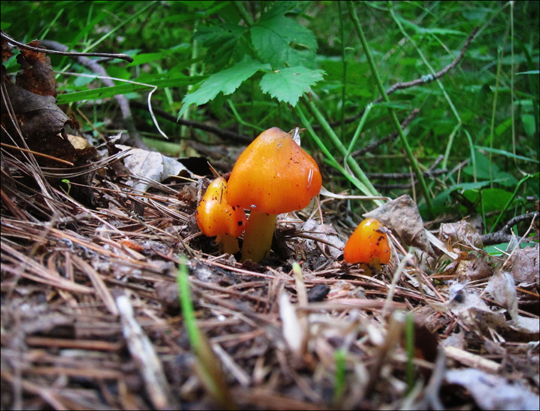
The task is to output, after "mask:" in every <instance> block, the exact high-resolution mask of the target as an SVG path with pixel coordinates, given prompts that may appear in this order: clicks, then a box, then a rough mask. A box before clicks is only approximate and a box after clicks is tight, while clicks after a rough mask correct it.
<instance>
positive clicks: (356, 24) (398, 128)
mask: <svg viewBox="0 0 540 411" xmlns="http://www.w3.org/2000/svg"><path fill="white" fill-rule="evenodd" d="M347 7H348V9H349V14H350V16H351V19H352V21H353V24H354V27H355V29H356V31H357V33H358V36H359V37H360V42H361V43H362V47H363V48H364V51H365V53H366V58H367V61H368V63H369V66H370V67H371V72H372V73H373V77H374V78H375V82H376V83H377V88H378V89H379V92H380V93H381V96H382V98H383V99H384V101H385V102H386V103H390V99H389V98H388V95H387V94H386V91H385V89H384V86H383V84H382V82H381V79H380V77H379V73H378V72H377V67H376V65H375V61H374V60H373V57H372V55H371V50H370V48H369V45H368V43H367V40H366V37H365V36H364V31H363V30H362V26H361V25H360V20H358V16H357V14H356V11H355V10H354V7H353V4H352V2H351V1H348V2H347ZM388 112H389V113H390V117H391V118H392V121H393V122H394V126H395V128H396V131H397V132H398V134H399V138H400V140H401V143H402V144H403V147H404V148H405V151H406V152H407V156H408V158H409V161H410V162H411V164H412V167H413V169H414V172H415V174H416V178H417V179H418V181H419V182H420V186H421V187H422V191H423V193H424V197H425V199H426V203H427V206H428V209H429V210H430V211H431V209H432V208H433V204H432V202H431V196H430V195H429V190H428V186H427V184H426V181H425V180H424V176H423V175H422V170H420V167H419V165H418V162H417V161H416V159H415V158H414V153H413V152H412V149H411V147H410V146H409V142H408V141H407V137H406V136H405V134H404V133H403V130H402V129H401V124H399V119H398V118H397V115H396V113H395V111H394V109H393V108H392V107H388Z"/></svg>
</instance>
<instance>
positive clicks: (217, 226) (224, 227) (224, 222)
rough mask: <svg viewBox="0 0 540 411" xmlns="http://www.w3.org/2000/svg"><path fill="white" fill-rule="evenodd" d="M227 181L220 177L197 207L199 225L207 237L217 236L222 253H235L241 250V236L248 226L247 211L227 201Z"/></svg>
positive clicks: (211, 184) (213, 182)
mask: <svg viewBox="0 0 540 411" xmlns="http://www.w3.org/2000/svg"><path fill="white" fill-rule="evenodd" d="M226 192H227V182H226V181H225V179H224V178H223V177H218V178H216V179H215V180H214V181H212V183H210V185H209V186H208V189H207V190H206V193H205V194H204V196H203V198H202V200H201V202H200V203H199V205H198V207H197V211H196V212H195V216H196V218H197V225H198V226H199V228H200V229H201V231H202V232H203V234H204V235H205V236H207V237H213V236H217V237H216V242H217V243H218V244H219V252H220V253H228V254H235V253H237V252H238V251H240V248H239V247H238V240H237V239H236V238H237V237H239V236H240V235H241V234H242V232H243V231H244V229H245V228H246V221H247V219H246V213H245V212H244V210H243V209H242V208H238V207H234V206H232V205H230V204H229V203H228V202H227V198H226V196H225V193H226Z"/></svg>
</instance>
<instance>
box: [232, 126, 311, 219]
mask: <svg viewBox="0 0 540 411" xmlns="http://www.w3.org/2000/svg"><path fill="white" fill-rule="evenodd" d="M321 186H322V177H321V173H320V171H319V167H318V166H317V163H316V162H315V160H313V158H312V157H311V156H310V155H309V154H308V153H306V152H305V151H304V150H303V149H302V148H301V147H300V146H299V145H298V144H296V143H295V142H294V140H293V139H292V138H291V136H290V135H289V134H288V133H286V132H284V131H282V130H280V129H279V128H277V127H273V128H270V129H268V130H266V131H264V132H263V133H261V134H260V135H259V137H257V138H256V139H255V140H254V141H253V142H252V143H251V144H250V145H249V146H248V147H247V148H246V149H245V150H244V152H243V153H242V154H241V155H240V157H239V158H238V161H237V162H236V164H235V166H234V168H233V171H232V174H231V176H230V177H229V184H228V188H227V201H228V202H229V203H230V204H234V205H237V206H239V207H242V208H246V209H250V210H252V211H258V212H264V213H267V214H280V213H287V212H290V211H294V210H300V209H302V208H304V207H306V206H307V205H308V204H309V202H310V201H311V199H312V198H313V197H315V196H316V195H317V194H318V193H319V191H320V189H321Z"/></svg>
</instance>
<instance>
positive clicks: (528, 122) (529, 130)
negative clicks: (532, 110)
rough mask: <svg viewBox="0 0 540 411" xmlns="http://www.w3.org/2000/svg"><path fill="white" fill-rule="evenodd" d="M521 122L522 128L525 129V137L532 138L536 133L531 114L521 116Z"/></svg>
mask: <svg viewBox="0 0 540 411" xmlns="http://www.w3.org/2000/svg"><path fill="white" fill-rule="evenodd" d="M521 121H522V122H523V128H524V129H525V134H527V136H529V137H532V136H534V132H535V131H536V124H535V122H534V116H533V115H532V114H522V116H521Z"/></svg>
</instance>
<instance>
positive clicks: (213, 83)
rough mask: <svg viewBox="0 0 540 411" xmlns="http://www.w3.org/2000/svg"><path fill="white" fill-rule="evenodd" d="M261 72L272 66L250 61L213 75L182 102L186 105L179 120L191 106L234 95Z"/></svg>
mask: <svg viewBox="0 0 540 411" xmlns="http://www.w3.org/2000/svg"><path fill="white" fill-rule="evenodd" d="M259 70H270V66H269V65H268V64H262V63H261V62H260V61H258V60H251V59H248V60H247V61H242V62H240V63H238V64H236V65H234V66H233V67H231V68H230V69H227V70H223V71H220V72H219V73H216V74H212V75H211V76H210V77H208V79H207V80H206V81H205V82H204V83H203V84H202V85H201V87H199V89H198V90H197V91H195V92H193V93H191V94H188V95H186V96H185V97H184V99H183V100H182V102H183V103H184V105H183V106H182V109H181V110H180V113H179V114H178V118H180V117H181V116H182V115H183V114H184V113H185V111H186V110H187V109H188V107H189V106H190V105H191V104H197V105H200V104H205V103H207V102H209V101H210V100H212V99H214V98H215V97H216V96H217V95H218V93H220V92H221V93H223V94H224V95H227V94H232V93H234V91H235V90H236V89H237V88H238V87H240V84H242V83H243V82H244V81H246V80H247V79H248V78H250V77H251V76H253V75H254V74H255V73H256V72H257V71H259Z"/></svg>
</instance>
